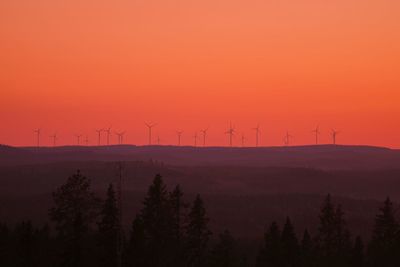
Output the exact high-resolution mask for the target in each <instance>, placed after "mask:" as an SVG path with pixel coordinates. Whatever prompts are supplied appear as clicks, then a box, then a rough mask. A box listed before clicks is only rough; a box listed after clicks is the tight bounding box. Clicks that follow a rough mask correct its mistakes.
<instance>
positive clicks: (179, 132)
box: [176, 131, 183, 146]
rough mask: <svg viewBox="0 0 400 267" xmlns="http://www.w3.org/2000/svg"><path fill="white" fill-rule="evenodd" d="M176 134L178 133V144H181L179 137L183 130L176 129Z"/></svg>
mask: <svg viewBox="0 0 400 267" xmlns="http://www.w3.org/2000/svg"><path fill="white" fill-rule="evenodd" d="M176 134H177V135H178V146H180V145H181V137H182V134H183V131H176Z"/></svg>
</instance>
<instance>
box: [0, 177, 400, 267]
mask: <svg viewBox="0 0 400 267" xmlns="http://www.w3.org/2000/svg"><path fill="white" fill-rule="evenodd" d="M53 201H54V204H53V207H52V208H51V209H50V211H49V215H50V219H51V222H52V224H51V227H48V226H44V227H39V228H38V227H35V226H34V225H33V224H32V223H31V222H30V221H24V222H21V223H19V224H16V225H14V226H10V225H7V224H3V223H0V266H74V267H79V266H85V267H86V266H87V267H90V266H110V267H113V266H116V267H117V266H124V267H135V266H140V267H153V266H154V267H164V266H165V267H169V266H174V267H175V266H177V267H179V266H185V267H186V266H193V267H202V266H210V267H241V266H243V267H244V266H259V267H264V266H267V267H269V266H273V267H297V266H298V267H314V266H315V267H320V266H323V267H325V266H327V267H347V266H349V267H350V266H351V267H353V266H354V267H377V266H382V267H395V266H400V226H399V223H398V220H397V218H396V212H395V211H396V208H395V206H394V204H393V203H392V202H391V201H390V199H387V200H386V201H385V202H384V204H383V206H382V207H381V208H380V210H379V213H378V214H377V215H376V218H375V226H374V230H373V233H372V234H371V240H370V241H369V242H366V243H365V242H364V241H363V240H362V239H361V237H355V236H352V235H351V233H350V231H349V230H348V228H347V225H346V220H345V214H344V212H343V210H342V208H341V206H340V205H337V204H335V203H334V202H333V200H332V198H331V196H329V195H328V196H327V197H326V199H325V200H324V202H323V205H322V207H321V210H320V214H319V225H318V228H317V230H316V231H315V232H314V233H310V232H309V231H308V230H307V229H296V227H295V225H294V224H293V222H292V221H291V219H290V218H289V217H287V218H286V220H285V221H284V222H283V223H282V224H280V223H278V222H271V223H270V224H269V225H268V227H267V228H266V231H265V233H264V237H263V241H262V242H261V245H260V247H259V251H258V253H256V252H254V253H251V252H250V253H249V250H248V249H247V248H248V247H246V246H247V245H248V243H246V245H245V242H243V241H241V240H237V239H235V238H234V236H233V235H232V234H231V233H230V232H229V231H224V232H222V233H220V234H219V235H216V236H215V237H214V238H213V235H212V233H211V231H210V227H209V222H210V219H209V217H208V215H207V209H206V205H205V202H204V201H203V199H202V198H201V197H200V196H199V195H197V196H196V197H195V198H194V200H193V201H192V202H191V203H190V204H187V203H186V202H185V197H184V193H183V190H182V189H181V188H180V187H179V185H178V186H176V187H175V188H173V189H172V190H171V191H169V190H168V189H167V186H166V185H165V184H164V182H163V179H162V177H161V176H160V175H156V176H155V178H154V180H153V182H152V184H151V185H150V186H149V189H148V192H147V194H146V196H145V198H144V201H143V206H142V208H141V209H140V211H139V212H138V213H137V214H136V217H135V219H134V220H133V222H132V224H131V226H130V227H129V229H125V231H123V229H122V226H121V221H120V218H121V217H120V211H119V207H120V206H119V203H118V197H117V193H116V192H115V190H114V187H113V185H112V184H111V185H110V186H109V187H108V189H107V193H106V197H105V199H104V200H103V201H100V200H99V199H98V198H97V197H96V196H95V194H94V193H93V191H92V190H91V186H90V180H89V179H88V178H86V177H85V176H83V175H82V174H81V173H80V172H79V171H78V172H77V173H75V174H74V175H72V176H71V177H69V178H68V180H67V181H66V183H65V184H64V185H62V186H60V187H59V188H58V189H57V190H56V191H55V192H54V193H53ZM316 216H317V215H316ZM50 229H52V231H51V230H50ZM124 233H125V234H124ZM299 233H300V234H299ZM253 243H254V244H255V245H254V246H249V247H255V246H257V243H258V242H257V241H256V240H255V241H253ZM246 254H247V255H253V254H257V256H256V257H255V256H250V257H249V256H248V257H246Z"/></svg>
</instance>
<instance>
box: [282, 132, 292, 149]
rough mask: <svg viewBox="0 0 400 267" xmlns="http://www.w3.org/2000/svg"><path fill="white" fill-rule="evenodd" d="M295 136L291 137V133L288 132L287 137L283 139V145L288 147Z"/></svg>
mask: <svg viewBox="0 0 400 267" xmlns="http://www.w3.org/2000/svg"><path fill="white" fill-rule="evenodd" d="M292 137H293V136H291V135H290V134H289V132H288V131H286V135H285V137H284V138H283V143H284V144H285V146H288V145H289V144H290V138H292Z"/></svg>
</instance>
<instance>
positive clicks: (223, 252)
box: [210, 230, 240, 267]
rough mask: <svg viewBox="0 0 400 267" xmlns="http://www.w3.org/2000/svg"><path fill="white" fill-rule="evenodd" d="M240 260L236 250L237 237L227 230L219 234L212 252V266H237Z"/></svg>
mask: <svg viewBox="0 0 400 267" xmlns="http://www.w3.org/2000/svg"><path fill="white" fill-rule="evenodd" d="M239 261H240V259H239V257H238V255H237V254H236V250H235V239H234V238H233V237H232V235H231V234H230V232H229V231H227V230H225V231H224V232H223V233H221V234H220V235H219V241H218V243H217V244H216V245H215V247H214V248H213V250H212V252H211V258H210V266H214V267H235V266H239Z"/></svg>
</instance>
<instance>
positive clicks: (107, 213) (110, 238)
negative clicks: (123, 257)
mask: <svg viewBox="0 0 400 267" xmlns="http://www.w3.org/2000/svg"><path fill="white" fill-rule="evenodd" d="M119 234H120V222H119V210H118V208H117V201H116V197H115V191H114V188H113V186H112V184H110V185H109V187H108V190H107V198H106V200H105V202H104V204H103V207H102V209H101V213H100V221H99V222H98V245H99V249H100V251H99V259H100V263H99V265H100V266H109V267H113V266H117V264H118V261H119V260H120V259H118V257H119V253H118V252H119V251H118V250H119V249H120V247H119Z"/></svg>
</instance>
